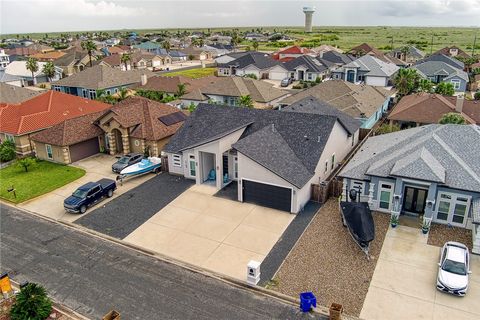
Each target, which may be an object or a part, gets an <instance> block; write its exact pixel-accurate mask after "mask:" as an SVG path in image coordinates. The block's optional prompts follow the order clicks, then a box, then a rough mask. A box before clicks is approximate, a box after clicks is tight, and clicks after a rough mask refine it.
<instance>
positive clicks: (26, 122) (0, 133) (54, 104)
mask: <svg viewBox="0 0 480 320" xmlns="http://www.w3.org/2000/svg"><path fill="white" fill-rule="evenodd" d="M108 108H110V105H109V104H106V103H102V102H100V101H94V100H88V99H84V98H80V97H75V96H72V95H69V94H65V93H61V92H57V91H53V90H49V91H47V92H45V93H42V94H40V95H38V96H35V97H33V98H31V99H29V100H26V101H24V102H22V103H19V104H3V103H2V104H0V139H1V140H2V141H3V140H4V139H6V140H10V141H13V142H15V145H16V152H17V154H18V155H20V156H24V155H28V154H30V153H32V152H33V151H34V149H35V148H34V145H33V144H32V142H31V140H30V136H31V135H32V134H33V133H36V132H39V131H41V130H44V129H46V128H49V127H51V126H54V125H56V124H58V123H61V122H63V121H65V120H68V119H71V118H75V117H78V116H82V115H85V114H90V113H96V112H99V111H104V110H106V109H108Z"/></svg>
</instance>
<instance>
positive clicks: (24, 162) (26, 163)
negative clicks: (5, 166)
mask: <svg viewBox="0 0 480 320" xmlns="http://www.w3.org/2000/svg"><path fill="white" fill-rule="evenodd" d="M36 163H37V161H36V160H35V158H32V157H26V158H22V159H18V160H17V166H19V167H20V168H22V169H24V170H25V172H28V168H30V167H33V166H34V165H35V164H36Z"/></svg>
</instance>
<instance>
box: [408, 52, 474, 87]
mask: <svg viewBox="0 0 480 320" xmlns="http://www.w3.org/2000/svg"><path fill="white" fill-rule="evenodd" d="M444 57H445V58H448V60H452V59H453V58H450V57H447V56H444ZM412 68H413V69H414V70H417V72H418V74H419V75H420V76H421V77H422V78H424V79H428V80H430V81H432V82H433V83H440V82H449V83H451V84H453V87H454V89H455V92H465V91H466V90H467V84H468V82H469V78H468V74H467V73H466V72H465V71H463V68H462V69H459V68H456V67H454V66H452V64H451V63H448V62H447V61H440V60H434V58H431V59H430V58H427V59H426V60H422V61H421V62H419V63H417V64H415V65H414V66H412Z"/></svg>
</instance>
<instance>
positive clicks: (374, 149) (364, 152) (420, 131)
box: [339, 124, 480, 192]
mask: <svg viewBox="0 0 480 320" xmlns="http://www.w3.org/2000/svg"><path fill="white" fill-rule="evenodd" d="M479 140H480V129H479V128H478V127H477V126H475V125H450V124H446V125H439V124H430V125H426V126H422V127H416V128H412V129H407V130H402V131H398V132H394V133H390V134H383V135H380V136H376V137H372V138H369V139H368V140H367V141H366V142H365V144H364V145H363V146H362V148H361V149H360V150H359V151H358V152H357V153H356V154H355V156H354V157H353V158H352V159H351V160H350V162H349V163H348V164H347V165H346V166H345V168H344V169H343V170H342V171H341V172H340V174H339V175H340V176H341V177H346V178H352V179H360V180H369V179H370V177H369V176H378V177H389V176H394V175H395V173H397V174H400V175H407V176H408V177H409V178H412V179H419V180H427V181H432V180H429V179H433V181H439V180H442V179H443V180H444V182H442V183H441V184H442V185H445V186H447V187H450V188H454V189H460V190H468V191H473V192H479V191H480V166H479V165H478V164H479V163H480V143H478V141H479ZM432 159H435V160H432ZM442 168H443V169H442ZM443 171H445V177H444V178H443Z"/></svg>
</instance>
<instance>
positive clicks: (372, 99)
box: [278, 80, 395, 129]
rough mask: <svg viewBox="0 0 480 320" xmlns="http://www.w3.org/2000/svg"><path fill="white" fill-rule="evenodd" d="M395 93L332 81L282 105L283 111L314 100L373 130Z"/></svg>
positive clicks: (298, 95) (323, 83) (281, 103)
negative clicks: (306, 99) (290, 106)
mask: <svg viewBox="0 0 480 320" xmlns="http://www.w3.org/2000/svg"><path fill="white" fill-rule="evenodd" d="M394 95H395V91H390V90H386V89H384V88H379V87H375V86H368V85H365V84H362V85H355V84H353V83H350V82H348V81H342V80H329V81H324V82H322V83H320V84H318V85H316V86H314V87H311V88H308V89H307V90H304V91H301V92H299V93H297V94H294V95H292V96H290V97H287V98H285V99H283V100H282V101H280V102H279V103H278V104H279V105H280V106H281V107H282V108H283V107H285V106H288V105H291V104H293V103H295V102H297V101H299V100H302V99H304V98H306V97H309V96H312V97H314V98H317V99H318V100H320V101H323V102H325V103H328V104H329V105H331V106H333V107H335V108H337V109H338V110H340V111H342V112H343V113H346V114H348V115H349V116H351V117H353V118H355V119H357V120H359V121H360V122H361V128H363V129H370V128H372V127H373V125H374V124H375V123H376V122H377V121H378V120H380V118H382V116H383V114H385V113H386V111H387V110H388V108H389V106H390V103H391V101H392V99H393V96H394Z"/></svg>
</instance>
